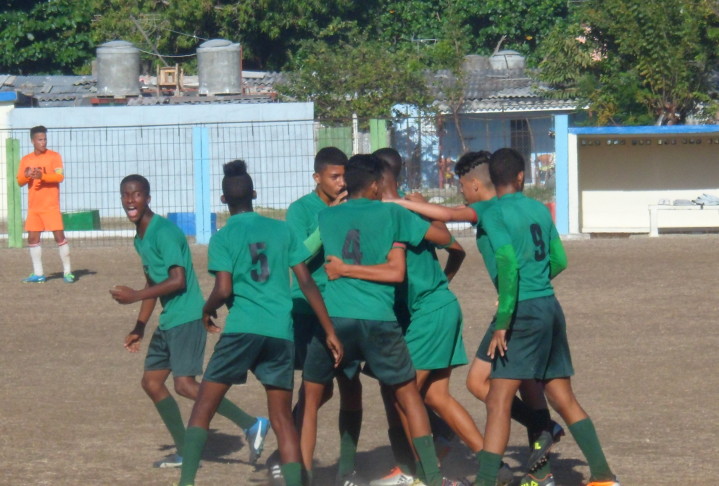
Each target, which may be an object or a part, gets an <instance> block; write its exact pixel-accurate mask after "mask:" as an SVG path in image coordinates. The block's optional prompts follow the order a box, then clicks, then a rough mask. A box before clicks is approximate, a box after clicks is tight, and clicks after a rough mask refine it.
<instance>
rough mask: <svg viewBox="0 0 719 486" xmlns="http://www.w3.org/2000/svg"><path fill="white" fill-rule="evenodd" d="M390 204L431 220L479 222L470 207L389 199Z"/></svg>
mask: <svg viewBox="0 0 719 486" xmlns="http://www.w3.org/2000/svg"><path fill="white" fill-rule="evenodd" d="M387 201H388V202H393V203H396V204H399V205H400V206H403V207H405V208H407V209H409V210H410V211H414V212H415V213H417V214H421V215H422V216H424V217H426V218H429V219H431V220H434V221H442V222H444V223H448V222H450V221H463V222H470V223H474V222H476V221H477V214H476V213H475V212H474V209H472V208H470V207H468V206H456V207H449V206H442V205H441V204H433V203H430V202H423V201H417V200H411V201H410V200H407V199H388V200H387Z"/></svg>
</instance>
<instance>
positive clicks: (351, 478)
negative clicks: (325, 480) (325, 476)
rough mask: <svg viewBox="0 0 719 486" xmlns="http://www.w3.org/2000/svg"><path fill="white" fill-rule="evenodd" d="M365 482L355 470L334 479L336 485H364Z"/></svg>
mask: <svg viewBox="0 0 719 486" xmlns="http://www.w3.org/2000/svg"><path fill="white" fill-rule="evenodd" d="M366 484H367V483H365V482H364V481H362V480H361V479H360V477H359V475H358V474H357V471H352V472H351V473H348V474H345V475H344V476H342V477H338V478H337V481H335V485H336V486H365V485H366Z"/></svg>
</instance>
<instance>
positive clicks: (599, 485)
mask: <svg viewBox="0 0 719 486" xmlns="http://www.w3.org/2000/svg"><path fill="white" fill-rule="evenodd" d="M587 486H621V485H620V484H619V481H617V478H614V480H609V481H592V482H590V483H587Z"/></svg>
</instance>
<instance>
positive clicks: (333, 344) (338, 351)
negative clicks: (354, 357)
mask: <svg viewBox="0 0 719 486" xmlns="http://www.w3.org/2000/svg"><path fill="white" fill-rule="evenodd" d="M325 343H326V344H327V347H328V348H329V350H330V352H331V353H332V358H334V367H335V368H337V367H338V366H339V365H340V363H341V362H342V358H343V357H344V354H345V350H344V348H343V347H342V343H341V342H340V339H339V338H338V337H337V335H336V334H334V333H333V334H328V335H327V338H326V339H325Z"/></svg>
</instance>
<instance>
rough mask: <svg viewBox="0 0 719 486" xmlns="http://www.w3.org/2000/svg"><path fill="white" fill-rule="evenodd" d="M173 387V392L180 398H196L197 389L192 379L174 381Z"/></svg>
mask: <svg viewBox="0 0 719 486" xmlns="http://www.w3.org/2000/svg"><path fill="white" fill-rule="evenodd" d="M174 386H175V392H176V393H177V394H178V395H180V396H181V397H185V398H190V399H193V400H194V399H195V398H196V397H197V388H198V384H197V382H196V381H195V380H194V378H191V379H189V380H188V379H185V380H182V379H176V380H175V381H174Z"/></svg>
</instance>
